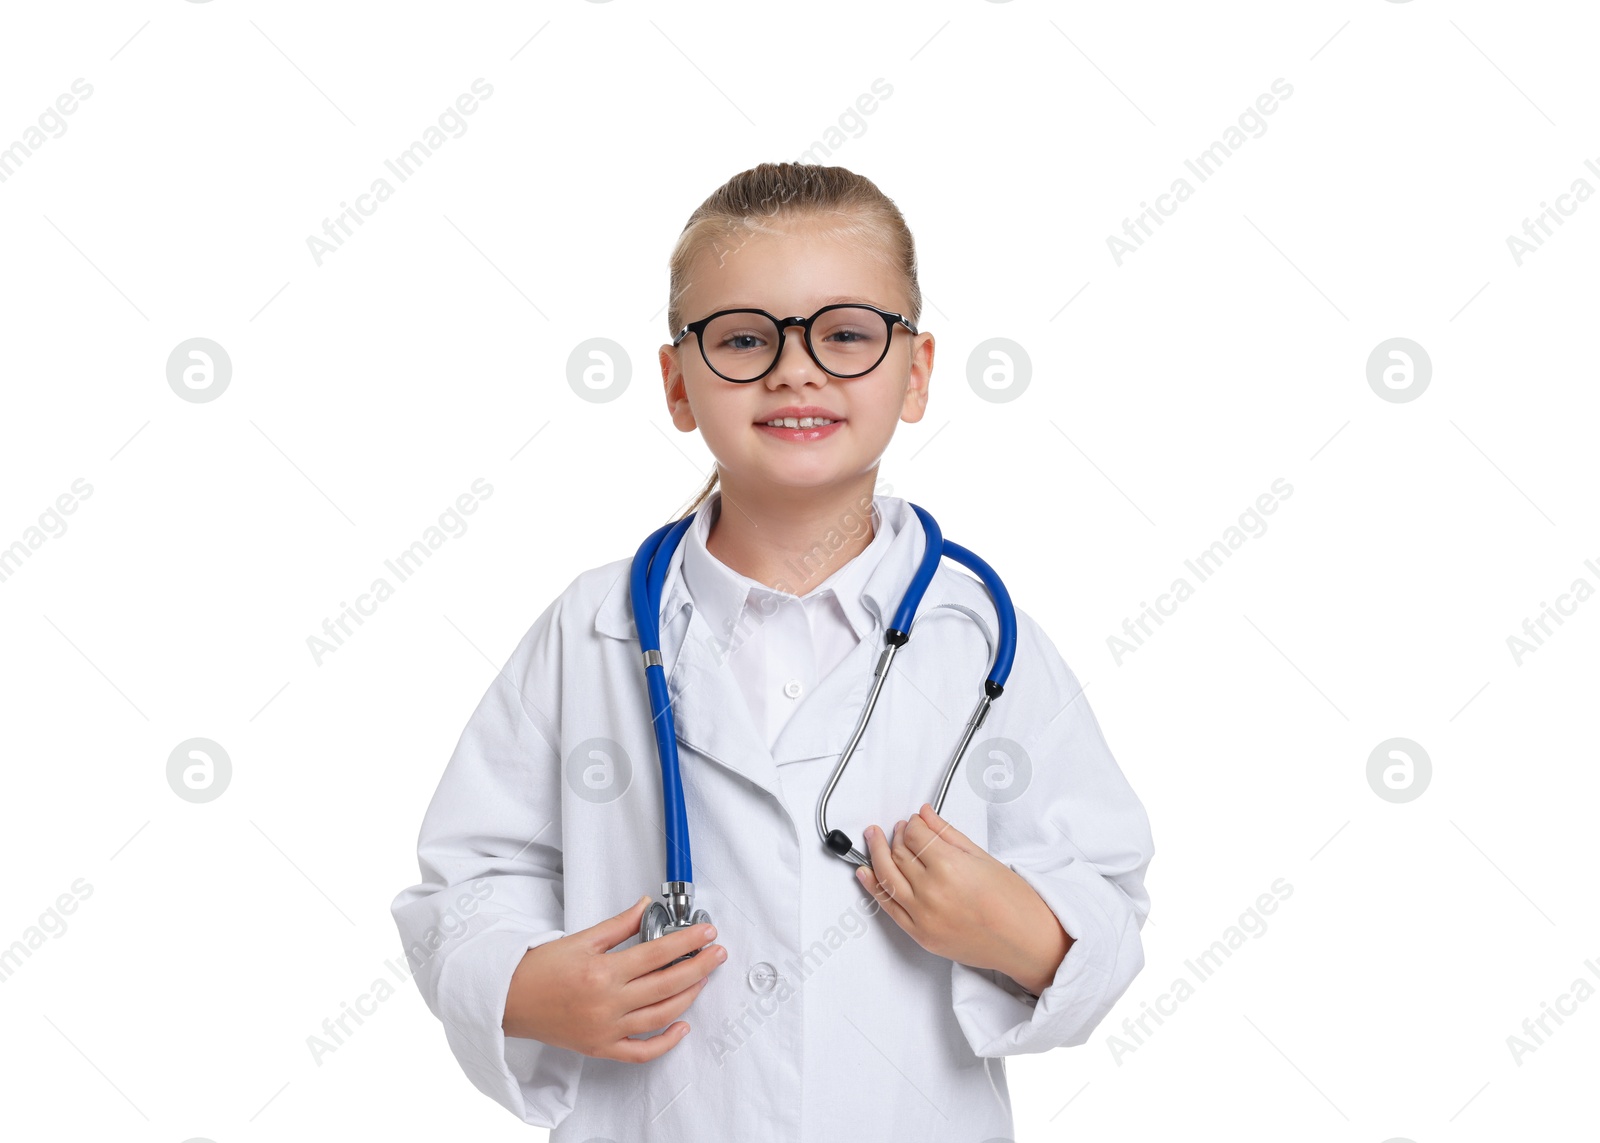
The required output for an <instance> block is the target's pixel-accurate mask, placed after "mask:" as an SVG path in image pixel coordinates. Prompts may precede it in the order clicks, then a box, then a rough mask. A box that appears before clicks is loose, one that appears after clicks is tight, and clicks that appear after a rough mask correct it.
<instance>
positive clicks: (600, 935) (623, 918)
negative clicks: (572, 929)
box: [573, 893, 650, 952]
mask: <svg viewBox="0 0 1600 1143" xmlns="http://www.w3.org/2000/svg"><path fill="white" fill-rule="evenodd" d="M649 903H650V894H648V893H646V894H645V895H644V896H643V897H640V898H639V899H638V900H637V901H635V902H634V903H633V904H632V905H629V906H628V907H627V908H626V909H624V910H622V912H620V913H618V914H617V915H616V916H614V917H607V918H606V919H605V920H603V921H601V922H600V923H599V924H595V925H590V926H589V927H588V928H587V929H580V930H579V931H578V932H576V933H574V934H573V936H576V937H580V938H582V939H583V940H584V941H585V942H587V943H588V945H589V947H590V948H592V949H593V950H594V951H595V952H608V951H609V950H611V949H614V948H616V947H617V946H618V945H620V944H621V943H622V942H623V941H625V940H627V939H628V938H629V937H631V936H637V935H638V932H639V922H640V921H641V920H642V919H643V918H644V910H645V906H646V905H648V904H649Z"/></svg>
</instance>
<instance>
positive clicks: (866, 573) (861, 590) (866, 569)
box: [594, 490, 944, 639]
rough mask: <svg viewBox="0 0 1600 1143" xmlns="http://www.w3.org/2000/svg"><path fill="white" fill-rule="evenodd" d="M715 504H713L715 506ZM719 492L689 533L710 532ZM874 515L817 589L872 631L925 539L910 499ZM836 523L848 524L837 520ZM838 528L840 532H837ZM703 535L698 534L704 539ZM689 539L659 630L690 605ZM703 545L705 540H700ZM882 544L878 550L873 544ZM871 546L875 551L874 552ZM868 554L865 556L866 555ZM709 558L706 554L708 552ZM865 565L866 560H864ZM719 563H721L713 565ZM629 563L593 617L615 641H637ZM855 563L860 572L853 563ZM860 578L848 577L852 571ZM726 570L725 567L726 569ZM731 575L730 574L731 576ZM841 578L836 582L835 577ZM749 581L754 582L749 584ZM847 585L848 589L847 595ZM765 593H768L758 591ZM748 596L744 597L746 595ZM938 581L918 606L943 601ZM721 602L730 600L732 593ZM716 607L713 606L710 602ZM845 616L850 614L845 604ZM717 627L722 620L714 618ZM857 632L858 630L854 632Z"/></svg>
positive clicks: (665, 594) (890, 499) (878, 503)
mask: <svg viewBox="0 0 1600 1143" xmlns="http://www.w3.org/2000/svg"><path fill="white" fill-rule="evenodd" d="M714 500H715V503H714ZM720 502H721V492H720V490H719V491H718V492H716V493H715V494H714V498H713V497H708V498H707V499H706V500H705V501H704V502H703V503H702V504H701V505H700V507H699V508H698V509H697V510H696V511H697V514H698V515H700V516H701V517H702V519H697V520H696V521H695V523H694V524H692V525H690V532H691V533H692V532H693V531H694V530H695V529H696V528H699V527H704V528H705V529H706V533H704V534H709V531H710V516H709V510H711V509H712V508H713V507H720ZM872 508H873V512H874V520H875V531H876V534H875V535H874V536H873V539H872V543H871V544H868V545H867V550H865V551H863V552H862V553H861V555H860V556H857V557H856V558H855V559H854V560H851V561H850V563H848V564H846V565H845V566H844V567H843V568H841V569H839V571H838V572H835V573H834V576H833V577H830V579H829V580H828V581H825V582H824V583H821V584H818V585H817V586H818V587H833V586H835V581H837V585H838V588H839V591H838V594H839V595H840V596H841V598H843V597H846V596H848V597H849V598H852V599H855V600H857V601H859V603H860V604H861V606H862V608H864V609H865V613H866V614H868V615H870V616H871V618H872V622H873V626H874V628H875V629H876V630H877V631H882V630H883V629H885V628H887V626H888V624H889V622H890V620H892V619H893V617H894V609H895V608H897V607H898V606H899V604H900V600H901V597H902V596H903V595H904V594H905V590H906V587H907V586H908V585H909V584H910V583H911V578H912V576H913V575H914V574H915V573H916V570H917V566H918V564H920V563H921V561H922V553H923V551H924V550H925V549H926V547H927V537H926V536H924V534H923V531H922V522H921V521H920V520H918V519H917V517H916V513H914V512H913V511H912V510H911V504H910V502H909V501H907V500H904V499H902V498H900V497H898V496H886V495H879V496H874V497H873V501H872ZM841 523H842V524H843V523H848V522H845V521H841ZM842 530H843V529H842V528H841V531H842ZM704 534H703V535H704ZM693 544H694V540H693V539H692V538H691V536H690V535H685V536H684V538H683V541H682V542H681V543H679V545H678V549H677V551H675V552H673V554H672V563H671V565H670V566H669V567H668V568H667V578H666V582H665V583H664V584H663V586H662V605H661V616H660V622H661V626H662V628H663V629H665V628H666V626H667V625H668V624H669V623H670V622H671V620H672V618H673V617H674V616H676V615H677V614H678V612H679V611H680V610H681V609H682V608H684V607H693V606H694V605H695V603H694V600H693V598H691V595H690V592H689V590H688V585H687V584H686V583H685V582H684V576H683V566H684V560H685V559H686V558H687V557H688V554H689V551H690V550H691V549H692V547H693ZM701 544H702V546H703V545H704V540H703V538H702V540H701ZM880 544H881V545H882V546H881V548H878V545H880ZM874 548H877V549H878V550H877V551H876V552H874V551H873V549H874ZM869 553H870V554H869ZM707 554H708V555H709V554H710V553H709V552H708V553H707ZM863 561H865V562H863ZM714 562H718V563H720V561H714ZM630 563H631V559H630V560H622V561H618V574H617V576H616V578H615V580H614V581H613V582H612V584H611V587H610V590H609V591H608V592H607V593H606V595H605V598H604V599H602V600H601V602H600V606H599V609H598V611H597V612H596V615H595V624H594V627H595V630H596V631H598V632H599V633H600V634H602V635H610V636H612V637H613V638H617V639H637V638H638V632H637V631H636V630H635V629H634V623H633V608H632V604H631V603H630V601H629V595H628V568H629V564H630ZM858 563H859V564H860V565H861V566H860V567H859V568H856V567H855V565H857V564H858ZM852 569H854V571H855V574H856V575H859V576H860V577H862V578H861V579H853V578H851V574H850V573H851V572H852ZM725 570H726V569H725ZM730 574H733V573H731V572H730ZM841 575H842V576H843V577H844V578H842V579H841V578H839V577H840V576H841ZM750 582H752V583H753V582H754V581H750ZM846 584H848V585H849V590H848V592H847V591H846V586H845V585H846ZM763 590H770V589H765V588H764V589H763ZM747 594H748V593H747ZM943 595H944V592H943V591H942V589H941V584H940V577H937V576H936V577H935V578H934V580H933V582H932V583H930V584H929V585H928V591H927V594H926V595H924V596H923V607H924V608H926V607H930V606H934V605H936V604H937V603H939V602H940V600H941V599H942V598H943ZM723 598H724V599H730V598H732V593H731V591H730V592H729V594H728V595H725V596H723ZM742 602H743V600H742V599H741V600H739V601H738V602H735V603H733V604H729V605H727V606H730V607H733V608H735V609H736V608H737V607H739V606H740V605H741V604H742ZM712 606H713V607H715V606H716V604H715V603H713V604H712ZM845 614H846V615H847V616H850V615H851V608H850V606H849V604H848V603H846V606H845ZM860 615H861V612H860V611H857V612H856V613H855V615H854V617H852V618H851V623H852V625H854V624H855V623H857V622H858V621H859V618H860ZM718 622H719V623H720V622H721V620H720V619H719V620H718ZM858 630H859V628H858Z"/></svg>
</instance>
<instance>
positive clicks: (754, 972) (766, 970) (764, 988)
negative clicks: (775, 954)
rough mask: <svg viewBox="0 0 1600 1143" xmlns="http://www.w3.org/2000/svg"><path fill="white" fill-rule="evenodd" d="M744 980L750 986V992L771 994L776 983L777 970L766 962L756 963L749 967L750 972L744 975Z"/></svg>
mask: <svg viewBox="0 0 1600 1143" xmlns="http://www.w3.org/2000/svg"><path fill="white" fill-rule="evenodd" d="M745 980H746V981H747V982H748V983H749V985H750V991H752V992H771V991H772V989H773V986H774V985H776V984H777V983H778V970H777V969H775V968H773V967H772V966H771V965H770V964H768V963H767V962H766V961H764V960H762V961H757V962H756V963H755V964H753V965H751V966H750V971H749V972H748V973H746V974H745Z"/></svg>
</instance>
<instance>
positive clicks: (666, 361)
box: [659, 345, 696, 433]
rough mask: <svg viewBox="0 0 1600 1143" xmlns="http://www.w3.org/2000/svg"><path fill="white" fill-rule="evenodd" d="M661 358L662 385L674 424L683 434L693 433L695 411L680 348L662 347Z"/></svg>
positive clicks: (673, 346)
mask: <svg viewBox="0 0 1600 1143" xmlns="http://www.w3.org/2000/svg"><path fill="white" fill-rule="evenodd" d="M659 356H660V359H661V384H662V387H663V389H664V390H665V391H666V398H667V411H668V412H669V413H671V414H672V423H673V424H674V425H676V426H677V427H678V429H679V430H680V431H681V432H685V433H690V432H693V431H694V430H695V427H696V422H695V419H694V410H693V409H691V408H690V407H689V390H688V387H687V386H686V385H685V384H684V380H683V370H682V369H681V368H680V367H679V364H678V363H679V358H678V347H677V346H675V345H662V347H661V350H660V355H659Z"/></svg>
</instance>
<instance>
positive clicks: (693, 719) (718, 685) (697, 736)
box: [667, 606, 783, 802]
mask: <svg viewBox="0 0 1600 1143" xmlns="http://www.w3.org/2000/svg"><path fill="white" fill-rule="evenodd" d="M725 658H726V657H725V656H724V655H721V654H719V653H718V650H717V646H716V644H715V642H714V640H713V638H712V633H711V630H710V628H708V627H707V626H706V623H705V620H704V619H703V618H702V617H701V614H700V612H698V611H696V610H694V608H693V607H692V606H691V608H690V614H689V626H688V629H687V631H686V632H685V635H684V639H683V645H682V646H681V647H679V648H678V653H677V656H676V659H675V660H673V661H672V666H671V668H670V671H669V673H668V676H667V690H668V693H669V694H671V695H672V696H673V699H672V708H673V716H674V718H675V719H676V721H677V730H678V741H679V742H681V743H683V745H685V746H688V747H689V748H690V749H692V750H695V751H697V752H698V753H700V754H703V755H705V756H706V757H707V758H709V759H711V760H712V761H713V762H715V763H717V764H718V765H720V766H723V767H726V768H727V769H729V770H732V771H733V772H734V773H736V774H738V775H740V776H741V777H743V778H745V779H746V780H747V781H749V782H752V783H753V784H755V785H757V786H759V787H760V788H761V789H763V790H765V791H767V793H769V794H771V795H772V796H773V797H774V798H776V799H778V800H779V801H780V802H781V801H782V800H783V784H782V782H781V781H780V779H779V777H778V767H777V764H776V763H775V762H774V761H773V757H772V753H771V751H769V750H768V749H767V743H766V739H765V736H764V735H762V734H761V733H760V732H759V731H758V730H757V728H756V725H755V722H754V720H753V719H752V718H751V717H750V704H749V703H747V702H746V701H745V697H744V692H743V691H742V690H740V689H739V681H738V679H737V678H736V677H735V676H734V673H733V667H732V666H731V665H730V664H729V663H728V662H726V661H725Z"/></svg>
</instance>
